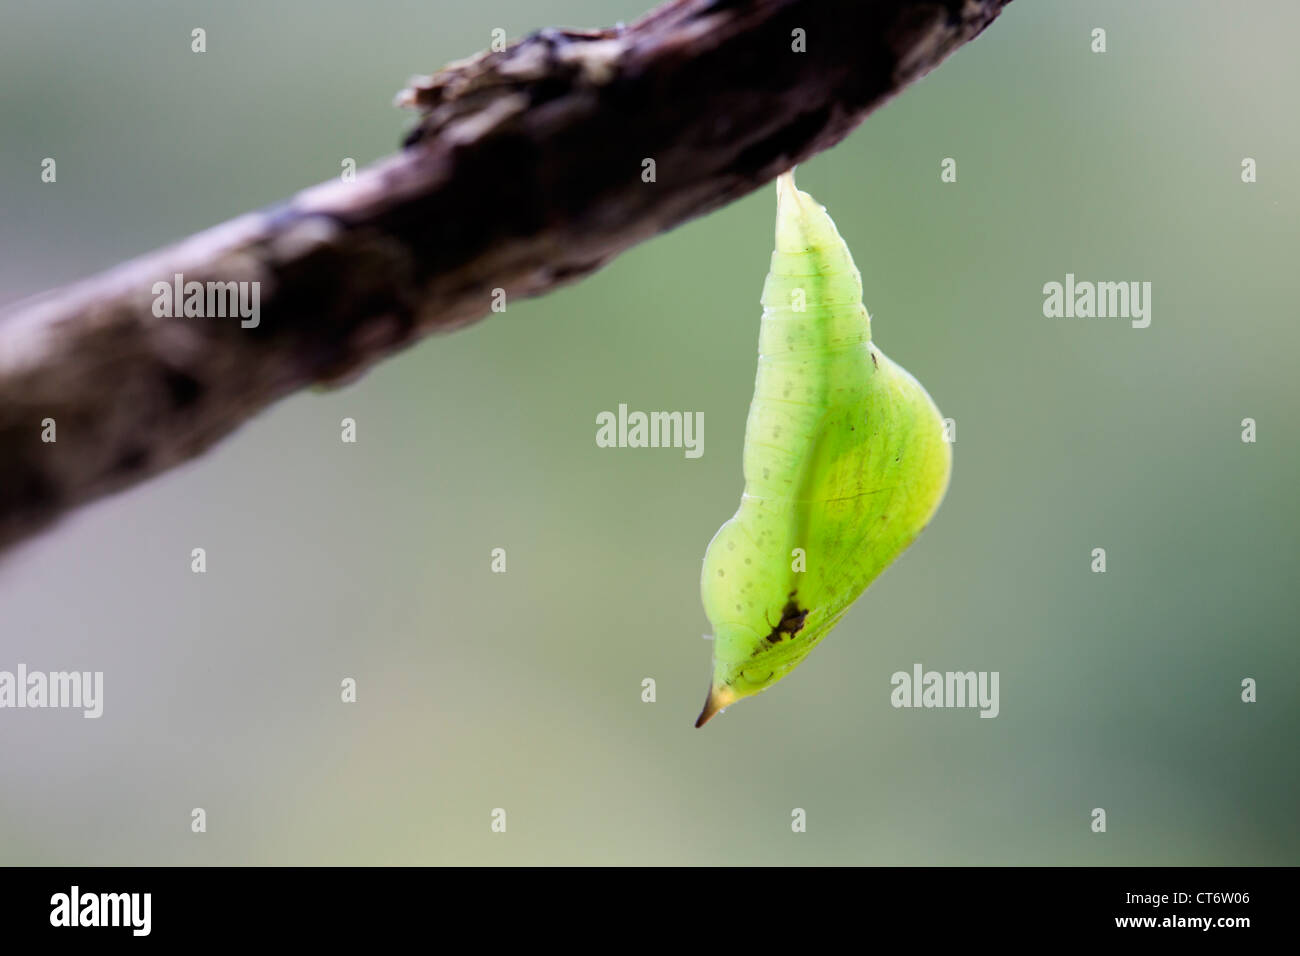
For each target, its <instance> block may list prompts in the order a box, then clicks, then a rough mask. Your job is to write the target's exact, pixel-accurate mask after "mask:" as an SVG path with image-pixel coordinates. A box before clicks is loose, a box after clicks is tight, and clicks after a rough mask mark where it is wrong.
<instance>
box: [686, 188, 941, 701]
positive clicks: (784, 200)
mask: <svg viewBox="0 0 1300 956" xmlns="http://www.w3.org/2000/svg"><path fill="white" fill-rule="evenodd" d="M762 303H763V318H762V322H761V324H760V328H759V339H758V353H759V354H758V377H757V380H756V381H755V383H754V400H753V402H752V403H751V405H750V407H749V421H748V423H747V424H746V426H745V460H744V467H745V491H744V494H743V495H742V496H741V501H740V509H739V510H738V511H737V512H736V514H735V516H734V517H732V518H731V519H730V520H729V521H727V522H726V523H725V524H724V525H723V526H722V527H721V528H720V529H719V530H718V533H717V534H716V535H714V537H713V540H712V541H711V542H710V543H709V548H708V551H707V552H706V553H705V555H704V570H703V573H702V575H701V581H700V587H701V592H702V595H703V598H704V610H705V613H707V614H708V616H709V621H710V622H711V623H712V625H713V636H714V640H713V681H712V683H711V685H710V688H709V696H708V700H707V701H706V702H705V704H704V709H703V711H701V713H700V717H699V719H698V720H697V721H696V722H695V726H696V727H701V726H703V725H704V723H705V722H706V721H707V720H709V718H711V717H712V716H713V715H714V714H716V713H718V711H720V710H722V709H723V708H724V707H727V706H728V705H729V704H731V703H733V702H735V701H737V700H740V699H741V698H742V697H749V696H751V695H753V694H757V693H759V692H760V691H763V690H766V689H767V688H769V687H771V686H772V685H773V684H775V683H776V682H777V681H779V680H780V679H781V678H782V677H784V676H785V675H786V674H789V673H790V672H791V671H792V670H794V669H795V667H797V666H798V665H799V662H800V661H802V660H803V659H804V657H806V656H807V654H808V652H809V651H811V650H812V649H813V647H814V646H816V644H817V642H818V641H820V640H821V639H822V638H823V637H825V636H826V634H827V633H828V632H829V631H830V629H831V628H832V627H834V626H835V623H836V622H837V621H838V620H839V619H840V617H841V616H843V614H844V612H845V611H847V610H848V609H849V606H850V605H851V604H852V603H853V602H854V601H855V600H856V599H857V597H858V595H860V594H861V593H862V592H863V590H864V589H865V588H866V587H867V585H868V584H870V583H871V582H872V580H874V579H875V578H876V576H877V575H879V574H880V572H881V571H883V570H884V569H885V568H886V567H888V565H889V564H890V562H892V561H893V560H894V559H895V558H896V557H898V555H899V554H900V553H901V552H902V551H903V550H904V549H905V548H906V547H907V546H908V545H909V544H911V543H912V541H913V540H914V539H915V538H916V536H917V535H918V534H920V533H921V530H922V529H923V528H924V527H925V526H926V523H927V522H928V521H929V520H930V517H931V516H932V515H933V514H934V512H935V510H936V509H937V508H938V507H939V502H940V501H941V500H942V499H943V494H944V491H945V490H946V488H947V486H948V474H949V470H950V468H951V461H952V458H951V450H950V446H949V444H948V443H947V442H946V441H945V440H944V435H943V419H942V418H941V417H940V415H939V410H938V409H937V408H936V407H935V405H934V402H933V401H932V400H931V399H930V396H929V395H928V394H926V391H925V389H924V388H922V387H921V385H920V383H919V382H917V381H916V379H914V378H913V377H912V376H911V375H909V374H908V373H907V372H906V371H905V370H904V369H902V368H900V367H899V366H897V365H895V364H894V363H893V362H891V361H890V360H889V359H888V358H886V357H885V355H884V353H883V352H881V351H880V350H879V349H878V348H876V347H875V345H874V344H873V343H872V341H871V321H870V318H869V316H868V315H867V310H866V308H864V307H863V305H862V277H861V275H860V274H859V272H858V270H857V267H856V266H855V265H854V264H853V259H852V257H851V256H850V255H849V250H848V247H847V246H846V245H845V244H844V240H843V239H841V238H840V235H839V233H838V232H837V231H836V229H835V224H834V223H833V222H831V219H830V217H829V216H828V215H827V214H826V210H825V209H824V208H823V207H822V206H819V205H818V204H817V203H816V201H814V200H813V198H812V197H811V196H809V195H808V194H807V193H805V192H801V191H799V190H798V189H797V188H796V187H795V184H794V177H793V176H792V175H791V174H790V173H786V174H785V175H783V176H781V177H780V178H779V179H778V180H777V209H776V251H775V252H773V253H772V267H771V271H770V272H769V273H768V276H767V282H766V284H765V285H764V287H763V298H762Z"/></svg>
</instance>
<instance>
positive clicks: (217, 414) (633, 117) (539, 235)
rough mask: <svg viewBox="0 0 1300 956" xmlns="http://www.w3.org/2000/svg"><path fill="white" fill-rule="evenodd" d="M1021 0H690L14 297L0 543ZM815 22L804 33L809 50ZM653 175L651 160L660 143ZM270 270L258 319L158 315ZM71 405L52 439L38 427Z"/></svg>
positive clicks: (0, 331) (717, 169)
mask: <svg viewBox="0 0 1300 956" xmlns="http://www.w3.org/2000/svg"><path fill="white" fill-rule="evenodd" d="M1007 2H1009V0H673V2H670V3H667V4H665V5H664V6H662V7H660V8H658V9H656V10H654V11H653V12H651V13H649V14H648V15H646V16H645V17H644V18H642V19H641V20H640V21H638V22H636V23H634V24H632V25H630V26H626V27H622V26H620V27H617V28H613V29H609V30H600V31H590V32H574V31H561V30H543V31H540V32H539V33H536V34H533V35H531V36H529V37H527V38H525V39H523V40H521V41H518V42H516V43H515V44H513V45H511V46H510V47H509V48H508V49H507V50H505V51H503V52H498V53H491V52H489V53H485V54H481V55H479V56H477V57H474V58H471V59H468V60H464V61H461V62H459V63H455V64H452V65H451V66H449V67H447V68H446V69H445V70H443V71H442V72H440V73H438V74H435V75H433V76H431V77H423V78H420V79H417V80H415V81H413V83H412V86H411V87H410V88H409V89H407V90H405V91H403V93H402V94H400V95H399V102H401V103H402V104H403V105H406V106H410V107H413V108H415V109H417V110H419V111H420V112H421V114H422V115H421V119H420V121H419V123H418V125H417V126H416V127H415V128H414V129H413V131H412V133H411V135H410V136H409V137H408V140H407V143H406V145H405V148H404V149H403V150H402V152H400V153H398V154H396V155H394V156H392V157H390V158H388V159H386V160H383V161H381V162H379V163H377V164H375V165H373V166H371V167H369V168H367V169H364V170H362V171H360V172H359V173H358V174H357V177H356V179H355V181H353V182H347V183H345V182H330V183H325V184H322V185H320V186H316V187H314V188H311V189H308V190H306V191H304V192H302V193H299V194H298V195H297V196H295V197H294V198H293V199H291V200H289V201H287V202H285V203H283V204H281V205H279V206H275V207H272V208H270V209H266V210H263V211H261V212H257V213H252V214H250V215H247V216H243V217H241V218H239V219H236V220H233V221H231V222H228V223H226V224H224V225H221V226H218V227H216V228H213V229H210V230H207V231H205V232H202V233H199V234H197V235H195V236H193V237H191V238H189V239H187V240H185V241H184V242H181V243H179V244H177V245H175V246H171V247H168V248H166V249H163V250H160V251H158V252H156V253H153V254H151V255H149V256H146V257H144V258H141V259H138V260H135V261H133V262H129V263H126V264H124V265H122V266H119V267H117V268H116V269H113V270H111V271H109V272H106V273H103V274H101V275H98V276H95V277H93V278H90V279H87V280H85V281H83V282H80V283H77V284H75V285H72V286H69V287H66V288H63V289H59V290H55V291H54V292H52V293H48V294H46V295H44V296H40V297H38V298H36V299H33V300H29V301H27V302H24V303H20V304H18V305H17V306H15V307H13V308H11V309H10V310H8V311H7V312H6V313H5V314H3V315H0V548H3V547H5V546H7V545H9V544H11V543H13V542H14V541H17V540H18V539H20V538H22V537H24V536H26V535H29V534H31V533H32V532H34V531H35V530H37V529H39V528H41V527H42V526H44V525H46V524H48V523H49V522H50V521H52V520H53V519H54V518H56V517H57V516H58V515H60V514H61V513H63V512H65V511H66V510H68V509H70V508H72V507H75V506H76V505H78V504H80V503H83V502H86V501H89V500H91V499H93V498H96V497H98V496H100V495H103V494H105V493H107V492H110V491H113V490H115V489H120V488H122V487H124V486H127V485H130V484H133V483H135V482H138V481H141V480H143V479H145V478H146V477H148V476H150V475H154V474H156V473H158V472H160V471H163V470H164V469H167V468H169V467H171V466H173V465H175V464H178V463H180V462H182V461H185V460H186V459H189V458H192V457H193V456H195V455H198V454H200V453H201V452H203V451H204V450H205V449H207V448H208V447H210V446H211V445H212V444H213V443H214V442H216V441H217V440H219V439H220V438H222V437H223V436H224V435H226V434H228V433H229V432H231V431H232V430H233V429H235V428H236V427H237V426H238V425H239V424H241V423H242V422H244V421H245V420H247V419H248V418H250V417H251V416H252V415H254V414H255V413H256V412H257V411H259V410H260V409H262V408H264V407H266V406H267V405H268V404H270V403H272V402H274V401H275V400H276V399H278V398H281V397H283V396H285V395H287V394H289V393H291V392H293V391H295V390H297V389H300V388H302V387H304V386H306V385H308V384H311V383H314V382H333V381H340V380H345V379H347V378H349V377H351V376H353V375H355V374H358V373H360V372H361V371H363V370H364V369H366V368H368V367H369V366H371V365H373V364H374V363H375V362H377V361H379V360H380V359H381V358H382V357H383V356H385V355H387V354H389V353H391V352H393V351H394V350H396V349H399V348H402V347H403V346H405V345H408V344H410V343H411V342H413V341H415V340H417V339H418V338H420V337H421V336H423V335H425V334H427V333H429V332H432V331H439V330H448V329H453V328H456V327H458V326H461V325H464V324H466V323H468V322H471V321H473V320H474V319H476V318H478V317H479V316H482V315H483V314H485V313H486V312H488V311H489V309H490V306H491V303H492V290H493V289H496V288H501V289H504V290H505V292H506V295H507V297H508V298H509V299H513V298H516V297H519V296H531V295H538V294H541V293H543V292H546V291H547V290H549V289H551V288H554V287H555V286H557V285H559V284H561V283H564V282H568V281H571V280H573V279H575V278H577V277H579V276H582V275H585V274H587V273H589V272H591V271H593V270H594V269H597V268H599V267H600V266H601V265H603V264H604V263H606V262H608V261H609V260H610V259H611V258H612V257H613V256H615V255H617V254H618V253H619V252H621V251H623V250H624V249H626V248H628V247H629V246H631V245H634V244H635V243H637V242H640V241H641V240H643V239H647V238H649V237H651V236H653V235H655V234H657V233H659V232H663V231H664V230H666V229H671V228H672V227H674V226H676V225H678V224H680V223H682V222H684V221H686V220H688V219H691V218H693V217H695V216H699V215H702V214H704V213H707V212H709V211H710V210H712V209H716V208H717V207H719V206H722V205H724V204H725V203H729V202H731V201H733V200H735V199H738V198H740V197H741V196H744V195H745V194H746V193H749V192H750V191H752V190H754V189H756V188H758V187H759V186H761V185H762V184H764V183H766V182H768V181H770V180H771V179H773V178H774V177H775V176H776V175H777V174H779V173H780V172H782V171H783V170H785V169H787V168H789V167H790V166H791V165H793V164H795V163H797V162H800V161H801V160H804V159H806V158H808V157H809V156H811V155H813V154H814V153H817V152H819V151H820V150H823V149H826V148H827V147H829V146H832V145H834V144H835V143H837V142H838V141H839V140H840V139H842V138H843V137H844V136H845V135H846V134H847V133H848V132H849V131H850V130H852V129H853V128H854V127H855V126H856V125H857V124H858V123H859V122H861V121H862V119H863V118H864V117H865V116H866V115H867V114H868V113H869V112H871V111H872V110H873V109H874V108H876V107H877V106H879V105H880V104H881V103H882V102H884V101H885V100H886V99H888V98H889V97H890V96H892V95H893V94H894V93H897V92H898V91H899V90H901V89H902V88H904V87H905V86H907V85H908V84H909V83H910V82H912V81H913V80H915V79H917V78H918V77H920V76H921V75H923V74H924V73H926V72H927V71H928V70H930V69H932V68H933V67H934V66H936V65H937V64H938V63H939V62H940V61H941V60H942V59H943V58H944V57H945V56H947V55H948V54H949V53H950V52H952V51H953V50H954V49H956V48H957V47H959V46H960V45H961V44H963V43H965V42H966V41H968V40H970V39H972V38H973V37H975V36H976V35H977V34H979V33H980V32H981V31H982V30H983V29H984V28H985V27H986V26H987V25H988V24H989V23H990V22H991V21H992V20H993V19H994V18H995V17H996V16H997V15H998V13H999V12H1000V11H1001V9H1002V7H1003V5H1004V4H1005V3H1007ZM796 29H800V30H803V31H805V36H806V42H807V52H794V51H793V50H792V36H793V35H794V34H793V31H795V30H796ZM647 158H650V159H653V160H654V161H655V181H654V182H652V183H648V182H645V181H643V177H642V173H643V161H644V160H645V159H647ZM176 273H181V274H183V275H184V278H185V281H187V282H190V281H197V282H203V283H207V282H209V281H221V282H230V281H236V282H238V281H256V282H259V283H260V322H259V324H258V325H257V326H256V327H255V328H244V327H242V326H241V323H240V321H239V319H238V318H215V317H204V318H197V317H189V318H185V317H178V318H159V317H156V316H155V315H154V311H153V305H154V301H155V295H154V292H153V286H154V284H155V283H156V282H169V283H170V282H171V281H172V279H173V276H174V275H175V274H176ZM45 419H54V421H55V422H56V425H57V442H54V443H49V442H45V441H43V440H42V431H43V429H42V422H43V420H45Z"/></svg>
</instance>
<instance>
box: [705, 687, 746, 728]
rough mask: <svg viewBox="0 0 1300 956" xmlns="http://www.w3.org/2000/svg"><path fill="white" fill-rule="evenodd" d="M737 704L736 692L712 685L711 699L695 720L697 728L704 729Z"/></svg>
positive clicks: (710, 688) (728, 688) (706, 701)
mask: <svg viewBox="0 0 1300 956" xmlns="http://www.w3.org/2000/svg"><path fill="white" fill-rule="evenodd" d="M735 702H736V692H735V691H733V690H732V689H731V688H730V687H726V686H723V687H718V686H716V685H714V684H710V685H709V697H708V699H707V700H705V702H704V709H703V710H701V711H700V716H699V717H697V718H696V719H695V726H696V727H697V728H699V727H703V726H704V725H705V724H707V723H708V722H709V721H710V720H712V719H713V718H714V717H715V716H716V715H718V714H720V713H722V712H723V711H724V710H726V709H727V708H728V707H730V706H731V705H732V704H734V703H735Z"/></svg>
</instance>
